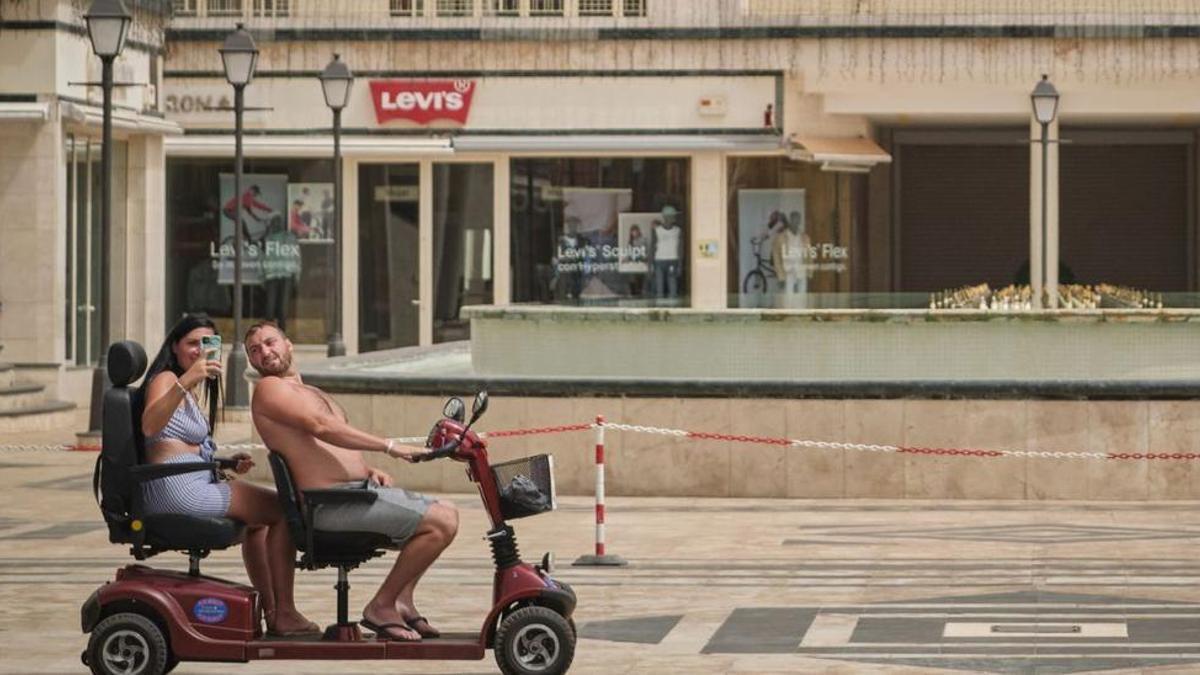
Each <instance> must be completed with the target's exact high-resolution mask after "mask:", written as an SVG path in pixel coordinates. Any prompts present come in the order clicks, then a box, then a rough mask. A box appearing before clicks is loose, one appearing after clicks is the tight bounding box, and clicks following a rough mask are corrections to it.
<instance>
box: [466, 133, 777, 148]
mask: <svg viewBox="0 0 1200 675" xmlns="http://www.w3.org/2000/svg"><path fill="white" fill-rule="evenodd" d="M781 146H782V143H781V139H780V137H779V136H777V135H775V134H694V135H693V134H565V135H561V136H559V135H524V134H520V135H518V134H514V135H511V136H508V135H482V134H481V135H478V136H473V135H469V134H464V135H461V136H456V137H455V138H454V149H455V151H457V152H697V151H705V150H713V151H720V152H762V151H771V150H774V151H778V150H779V149H780V147H781Z"/></svg>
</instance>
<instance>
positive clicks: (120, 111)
mask: <svg viewBox="0 0 1200 675" xmlns="http://www.w3.org/2000/svg"><path fill="white" fill-rule="evenodd" d="M59 110H61V112H62V117H63V119H64V120H68V121H71V122H75V123H77V124H83V125H86V126H90V127H101V126H103V125H104V110H103V109H102V108H101V107H100V106H95V105H87V104H83V103H74V102H72V101H62V100H60V101H59ZM112 125H113V128H114V129H125V130H127V131H133V132H136V133H142V134H159V135H162V136H172V135H178V134H182V133H183V128H182V127H180V126H179V125H178V124H176V123H175V122H171V121H168V120H166V119H163V118H161V117H156V116H154V115H144V114H142V113H138V112H134V111H132V110H129V109H126V108H116V109H114V110H113V114H112Z"/></svg>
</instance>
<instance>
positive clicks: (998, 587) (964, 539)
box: [0, 425, 1200, 674]
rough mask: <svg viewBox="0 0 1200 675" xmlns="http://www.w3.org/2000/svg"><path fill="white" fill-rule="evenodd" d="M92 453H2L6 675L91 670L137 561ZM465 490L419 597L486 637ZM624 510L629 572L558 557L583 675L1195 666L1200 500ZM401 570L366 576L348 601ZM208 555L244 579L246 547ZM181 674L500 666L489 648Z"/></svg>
mask: <svg viewBox="0 0 1200 675" xmlns="http://www.w3.org/2000/svg"><path fill="white" fill-rule="evenodd" d="M245 431H246V429H245V427H244V426H242V427H239V426H238V425H230V426H227V427H226V429H225V431H224V434H225V436H226V438H230V439H232V438H240V437H241V436H239V434H244V433H245ZM12 441H13V439H8V438H5V439H0V443H5V442H12ZM19 441H20V442H39V441H41V442H58V441H57V440H56V437H54V436H53V435H52V434H51V435H46V434H43V435H40V436H37V437H33V436H30V437H23V438H21V439H19ZM94 458H95V455H93V454H87V453H71V452H49V451H43V452H38V451H4V450H0V672H3V673H80V672H83V667H82V666H81V665H80V663H79V652H80V650H81V649H82V648H83V645H84V643H85V640H84V636H83V635H81V634H80V632H79V627H78V625H79V623H78V622H79V605H80V603H81V602H82V601H83V600H84V599H85V598H86V597H87V595H88V594H89V593H90V592H91V591H92V589H93V588H94V587H96V586H97V585H99V584H101V583H103V582H104V581H105V580H106V579H108V578H111V575H112V572H113V570H114V568H116V567H117V566H119V565H122V564H124V563H126V562H127V561H128V560H129V558H128V556H127V555H126V553H125V549H124V548H123V547H119V546H116V545H111V544H109V543H108V541H107V537H106V535H105V532H104V531H103V530H102V524H101V521H100V518H99V514H98V512H97V509H96V507H95V504H94V503H93V502H92V497H91V485H90V481H91V469H92V462H93V461H94ZM395 473H396V474H398V475H401V476H402V475H403V467H401V466H398V467H397V470H396V472H395ZM450 498H451V499H453V500H454V501H455V502H456V503H458V504H459V505H460V507H461V509H462V511H463V524H462V529H461V533H460V536H459V538H458V540H457V541H456V542H455V543H454V545H453V546H452V547H451V549H450V550H449V551H448V553H447V555H446V556H445V558H444V559H443V561H442V562H440V563H439V564H438V565H437V566H436V567H435V568H434V569H433V571H432V572H431V573H430V574H429V575H428V577H427V579H426V581H425V582H424V584H423V587H422V589H423V590H422V591H421V592H420V595H419V597H418V600H419V602H420V604H421V608H422V610H423V611H424V612H425V613H426V614H427V615H429V616H431V617H433V618H434V620H435V623H437V624H439V625H440V626H441V627H443V628H449V629H451V630H457V631H468V630H475V629H477V628H478V622H479V621H480V620H481V619H482V616H483V613H484V611H485V609H486V607H487V604H488V602H489V584H490V579H491V577H490V574H491V571H490V562H489V557H488V551H487V547H486V545H485V543H484V542H483V541H482V540H481V538H480V535H482V533H483V530H484V517H483V513H482V511H481V509H480V507H479V504H478V498H477V497H476V496H474V495H452V496H451V497H450ZM562 501H563V505H562V508H561V509H560V510H559V511H557V512H555V513H552V514H548V515H544V516H539V517H537V518H531V519H526V520H522V521H517V522H515V523H514V524H515V526H516V528H517V531H518V536H519V540H520V543H521V546H522V550H523V551H524V552H525V553H526V554H527V556H528V557H530V558H535V557H540V555H541V552H542V551H544V550H546V549H554V550H555V551H556V552H557V554H558V556H559V560H560V561H562V562H564V563H566V562H569V561H570V560H572V559H574V558H575V557H576V556H578V555H579V554H583V553H588V552H590V547H591V536H592V527H591V518H592V511H591V507H590V503H589V501H588V500H587V499H586V498H580V497H573V498H566V499H563V500H562ZM608 521H609V546H610V549H611V550H612V551H613V552H615V553H619V554H621V555H623V556H624V557H626V558H628V559H629V560H630V562H631V563H632V564H631V565H630V567H628V568H625V569H594V568H587V569H582V568H572V567H570V566H568V565H565V564H564V565H562V569H561V571H560V574H559V576H561V577H562V578H563V579H564V580H566V581H567V582H569V583H571V584H572V585H573V586H574V587H575V588H576V591H577V592H578V594H579V609H578V612H577V615H576V620H577V622H578V624H579V629H580V634H581V640H580V642H579V646H578V651H577V656H576V660H575V666H574V667H573V669H572V672H574V673H826V672H830V673H858V672H872V673H874V672H879V673H910V672H951V671H953V670H957V671H960V672H961V671H970V672H1030V673H1033V672H1038V673H1041V672H1045V673H1051V672H1091V671H1100V670H1103V671H1108V672H1155V673H1158V672H1178V673H1196V672H1200V591H1198V590H1197V582H1198V581H1200V567H1198V566H1197V564H1196V562H1195V561H1196V558H1197V556H1196V552H1197V543H1198V542H1197V538H1198V537H1200V515H1198V514H1197V504H1195V503H1181V502H1157V503H1104V504H1098V503H1078V502H1048V503H1046V502H1043V503H1038V502H936V503H935V502H895V501H890V502H884V501H866V502H863V501H782V500H741V499H739V500H688V499H649V498H636V499H635V498H622V497H616V498H612V499H610V500H609V518H608ZM153 564H155V565H161V566H165V567H171V568H175V569H182V568H183V567H185V565H186V560H185V559H184V558H183V557H182V556H179V555H173V554H164V555H161V556H159V557H158V558H156V559H154V560H153ZM387 564H388V563H386V562H384V561H382V560H376V561H373V562H371V563H368V564H367V565H366V566H364V567H363V568H361V569H359V570H357V571H356V572H355V573H353V574H352V575H351V583H352V584H353V589H352V599H351V603H352V604H351V607H352V611H353V610H354V609H357V608H359V607H360V606H361V605H362V603H363V602H364V601H365V599H366V597H367V596H368V594H369V592H370V591H371V589H372V588H373V586H374V585H375V584H377V583H378V582H379V581H380V579H381V578H382V575H383V572H384V571H385V569H386V565H387ZM203 567H204V569H205V571H206V572H207V573H210V574H216V575H218V576H226V577H229V578H233V579H239V580H240V579H244V572H243V570H242V567H241V559H240V556H239V555H238V553H237V552H236V551H225V552H218V553H214V554H213V555H212V556H211V557H210V558H209V559H208V560H206V561H205V562H204V566H203ZM333 581H334V573H333V572H331V571H328V570H323V571H319V572H300V573H298V582H297V586H298V588H297V596H298V598H299V599H300V603H301V607H302V609H304V610H305V611H306V612H307V613H308V614H309V615H310V616H313V617H315V618H318V619H320V620H322V621H327V620H329V619H330V618H331V617H332V614H333V599H334V593H333V589H332V588H331V586H332V584H333ZM176 672H179V673H226V672H228V673H247V674H249V673H277V672H288V673H296V674H301V673H321V674H333V673H364V674H365V673H372V674H374V673H378V672H391V673H426V672H434V673H494V672H498V671H497V669H496V666H495V664H494V662H493V661H492V660H491V655H490V654H489V655H488V658H487V660H485V661H482V662H457V663H456V662H431V663H421V662H400V661H391V662H341V663H338V662H286V663H281V662H274V663H271V662H259V663H251V664H244V665H242V664H237V665H228V664H191V663H185V664H182V665H181V666H180V667H179V669H178V670H177V671H176Z"/></svg>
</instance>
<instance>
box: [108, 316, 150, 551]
mask: <svg viewBox="0 0 1200 675" xmlns="http://www.w3.org/2000/svg"><path fill="white" fill-rule="evenodd" d="M107 365H108V378H109V380H110V381H111V382H112V385H113V386H112V389H109V390H108V391H106V392H104V399H103V401H104V404H103V415H104V417H103V423H102V425H103V426H102V432H101V450H100V458H99V460H98V461H99V462H100V474H99V475H100V485H99V487H100V493H101V498H100V509H101V511H102V512H103V514H104V520H105V522H107V523H108V525H109V534H110V538H112V539H113V540H114V541H123V540H124V536H123V535H126V534H127V532H126V530H125V526H126V525H127V523H128V516H129V512H130V510H131V509H132V506H133V501H132V500H133V497H132V494H131V490H132V489H133V486H134V483H133V481H131V480H130V478H129V469H130V467H133V466H136V465H137V464H138V463H139V462H140V461H141V456H142V453H141V448H140V447H139V445H140V444H141V442H142V438H141V434H140V433H139V431H140V430H139V429H138V426H139V424H138V420H137V419H136V418H137V410H136V406H135V405H134V402H133V397H132V392H131V391H130V390H129V384H130V383H132V382H134V381H136V380H137V379H138V378H139V377H141V376H142V373H144V372H145V371H146V351H145V350H144V349H142V346H141V345H139V344H138V343H136V342H133V341H132V340H125V341H123V342H117V343H114V344H113V345H112V346H111V347H109V349H108V362H107Z"/></svg>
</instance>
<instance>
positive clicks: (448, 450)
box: [416, 440, 459, 462]
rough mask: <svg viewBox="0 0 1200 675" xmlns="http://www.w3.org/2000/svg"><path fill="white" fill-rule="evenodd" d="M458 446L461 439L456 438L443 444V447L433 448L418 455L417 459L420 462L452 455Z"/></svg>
mask: <svg viewBox="0 0 1200 675" xmlns="http://www.w3.org/2000/svg"><path fill="white" fill-rule="evenodd" d="M458 446H459V441H456V440H455V441H450V442H449V443H447V444H446V445H443V446H442V447H440V448H438V449H436V450H431V451H429V452H427V453H425V454H424V455H418V456H417V458H416V460H417V461H418V462H431V461H433V460H435V459H441V458H443V457H450V456H452V455H454V451H456V450H458Z"/></svg>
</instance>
